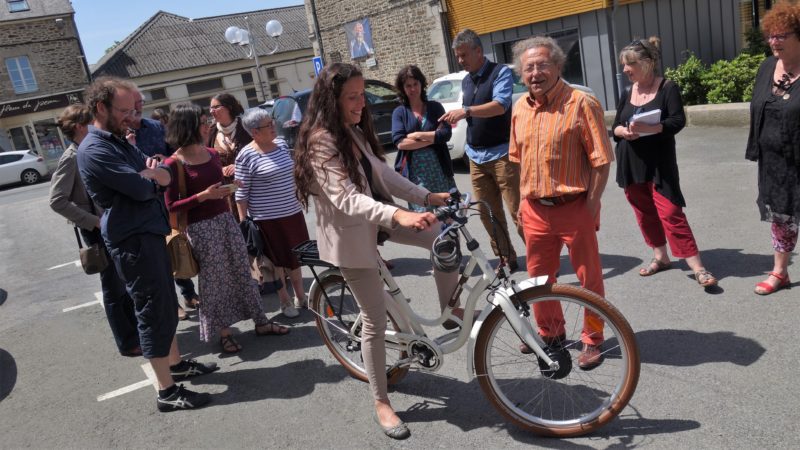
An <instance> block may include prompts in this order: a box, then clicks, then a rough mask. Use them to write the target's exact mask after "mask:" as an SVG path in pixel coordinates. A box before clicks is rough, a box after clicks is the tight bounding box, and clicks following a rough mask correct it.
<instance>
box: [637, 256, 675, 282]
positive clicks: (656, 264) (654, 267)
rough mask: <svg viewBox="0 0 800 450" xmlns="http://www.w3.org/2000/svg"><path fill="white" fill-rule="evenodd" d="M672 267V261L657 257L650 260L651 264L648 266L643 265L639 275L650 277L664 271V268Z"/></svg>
mask: <svg viewBox="0 0 800 450" xmlns="http://www.w3.org/2000/svg"><path fill="white" fill-rule="evenodd" d="M670 267H672V263H671V262H669V261H667V262H663V261H659V260H657V259H656V258H653V259H651V260H650V264H648V265H647V267H642V268H641V269H639V276H640V277H649V276H650V275H655V274H657V273H658V272H662V271H664V270H669V268H670Z"/></svg>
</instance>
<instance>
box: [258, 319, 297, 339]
mask: <svg viewBox="0 0 800 450" xmlns="http://www.w3.org/2000/svg"><path fill="white" fill-rule="evenodd" d="M259 328H261V329H262V330H263V329H264V328H266V331H259ZM289 331H291V329H290V328H289V327H287V326H285V325H281V324H279V323H275V322H272V321H270V322H269V323H265V324H264V325H256V336H283V335H285V334H289Z"/></svg>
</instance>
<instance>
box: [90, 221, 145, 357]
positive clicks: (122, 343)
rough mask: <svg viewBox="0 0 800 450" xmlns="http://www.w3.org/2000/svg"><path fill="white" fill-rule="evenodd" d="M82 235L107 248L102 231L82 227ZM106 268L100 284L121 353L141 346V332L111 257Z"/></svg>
mask: <svg viewBox="0 0 800 450" xmlns="http://www.w3.org/2000/svg"><path fill="white" fill-rule="evenodd" d="M80 231H81V236H82V237H83V242H85V243H86V245H94V244H95V243H97V244H99V245H101V246H102V247H103V250H104V251H105V252H106V253H108V250H106V246H105V243H104V242H103V239H102V237H101V236H100V232H99V231H97V230H94V231H87V230H84V229H81V230H80ZM108 260H109V264H108V267H106V269H105V270H103V271H102V272H100V286H101V288H102V290H103V307H104V308H105V310H106V318H107V319H108V325H109V326H110V327H111V334H113V335H114V341H115V342H116V343H117V348H118V349H119V351H120V353H125V352H129V351H131V350H133V349H134V348H136V347H138V346H139V332H138V330H137V329H136V314H135V312H134V310H133V300H131V297H130V296H129V295H128V292H127V291H126V290H125V283H124V282H123V281H122V279H121V278H120V277H119V275H118V274H117V269H116V268H115V267H114V263H113V262H111V257H110V256H109V258H108Z"/></svg>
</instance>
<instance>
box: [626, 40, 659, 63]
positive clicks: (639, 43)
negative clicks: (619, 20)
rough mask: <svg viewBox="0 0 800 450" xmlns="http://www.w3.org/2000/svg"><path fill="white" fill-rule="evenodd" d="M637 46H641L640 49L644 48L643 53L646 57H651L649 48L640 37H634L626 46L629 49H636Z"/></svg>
mask: <svg viewBox="0 0 800 450" xmlns="http://www.w3.org/2000/svg"><path fill="white" fill-rule="evenodd" d="M637 47H641V48H642V50H644V55H645V57H646V58H648V59H653V55H651V54H650V50H648V49H647V47H646V46H645V45H644V43H643V42H642V40H641V39H636V40H634V41H632V42H631V43H630V44H628V45H627V48H630V49H636V48H637Z"/></svg>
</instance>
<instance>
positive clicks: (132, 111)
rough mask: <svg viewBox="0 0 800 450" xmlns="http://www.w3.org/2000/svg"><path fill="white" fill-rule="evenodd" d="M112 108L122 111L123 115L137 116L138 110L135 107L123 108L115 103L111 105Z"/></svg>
mask: <svg viewBox="0 0 800 450" xmlns="http://www.w3.org/2000/svg"><path fill="white" fill-rule="evenodd" d="M111 108H112V109H115V110H117V111H119V112H121V113H122V115H123V117H124V116H130V117H136V112H137V111H136V108H134V109H122V108H117V107H116V106H114V105H111Z"/></svg>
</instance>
